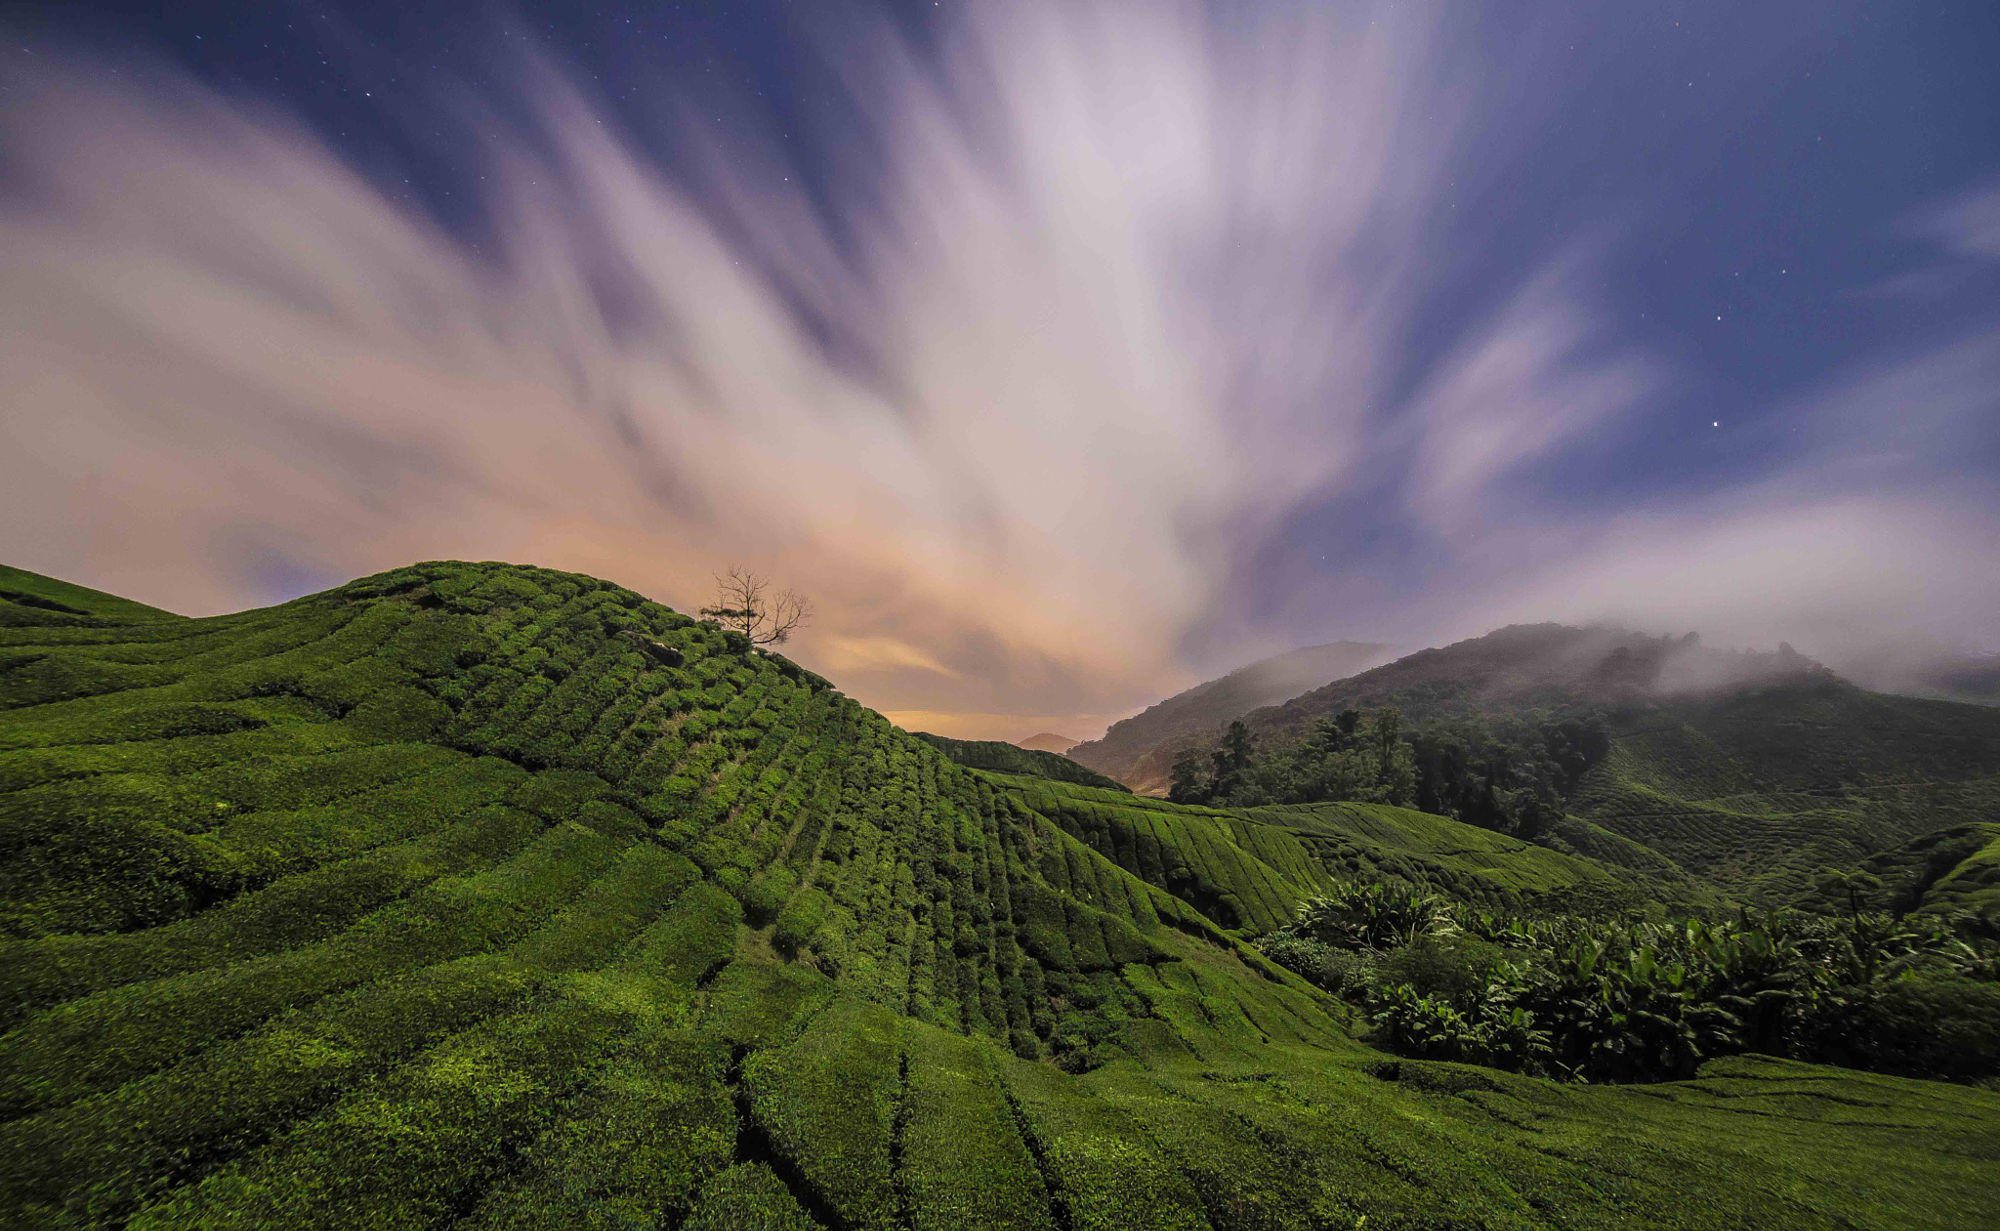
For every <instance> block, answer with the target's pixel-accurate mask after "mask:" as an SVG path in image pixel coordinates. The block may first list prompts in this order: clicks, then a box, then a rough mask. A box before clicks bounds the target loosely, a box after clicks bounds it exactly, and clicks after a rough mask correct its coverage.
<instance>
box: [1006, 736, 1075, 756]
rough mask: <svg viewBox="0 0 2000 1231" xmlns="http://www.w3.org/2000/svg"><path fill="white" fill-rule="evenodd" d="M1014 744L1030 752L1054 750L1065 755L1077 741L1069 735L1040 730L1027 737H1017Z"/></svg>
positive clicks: (1057, 753) (1055, 752) (1058, 754)
mask: <svg viewBox="0 0 2000 1231" xmlns="http://www.w3.org/2000/svg"><path fill="white" fill-rule="evenodd" d="M1014 744H1015V746H1016V747H1019V748H1026V749H1027V750H1028V751H1029V752H1053V753H1054V754H1056V755H1057V756H1064V755H1066V754H1067V753H1068V752H1069V750H1070V749H1072V748H1074V747H1076V745H1077V741H1076V740H1073V739H1071V738H1070V737H1069V736H1067V735H1057V734H1056V733H1055V732H1054V731H1040V732H1037V733H1035V734H1034V735H1030V736H1029V737H1028V738H1026V739H1017V740H1015V741H1014Z"/></svg>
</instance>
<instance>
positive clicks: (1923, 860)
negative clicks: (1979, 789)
mask: <svg viewBox="0 0 2000 1231" xmlns="http://www.w3.org/2000/svg"><path fill="white" fill-rule="evenodd" d="M1856 871H1858V872H1860V873H1863V874H1865V875H1866V876H1869V877H1873V878H1874V880H1873V881H1872V882H1870V881H1866V880H1858V881H1857V884H1856V889H1855V893H1854V895H1853V897H1852V898H1851V899H1850V897H1849V894H1848V893H1847V891H1846V889H1845V888H1843V887H1840V886H1815V887H1814V888H1813V890H1812V891H1810V892H1808V893H1807V894H1806V895H1805V897H1804V899H1803V904H1804V905H1806V906H1808V907H1810V908H1811V909H1814V910H1819V911H1823V912H1827V913H1834V914H1837V913H1840V912H1843V911H1847V910H1849V909H1852V908H1853V907H1854V906H1855V905H1859V906H1860V907H1861V909H1863V910H1879V911H1888V912H1891V913H1894V914H1898V915H1901V914H1906V913H1909V912H1911V911H1937V912H1944V913H1947V914H1949V913H1955V912H1958V911H1967V912H1970V913H1971V914H1974V915H1978V916H1981V917H1982V918H1984V919H1986V920H1987V921H1988V922H1987V926H1988V927H1989V928H1990V929H2000V822H1993V823H1987V824H1975V825H1955V826H1953V827H1951V828H1950V829H1940V830H1937V831H1935V832H1933V833H1927V834H1922V835H1920V836H1918V837H1915V838H1912V839H1910V840H1909V841H1908V842H1905V843H1903V844H1902V845H1901V846H1897V847H1894V848H1892V849H1890V850H1886V851H1882V852H1881V853H1879V854H1876V855H1871V856H1869V857H1868V858H1867V859H1865V860H1863V861H1862V862H1861V865H1860V867H1859V868H1858V869H1856Z"/></svg>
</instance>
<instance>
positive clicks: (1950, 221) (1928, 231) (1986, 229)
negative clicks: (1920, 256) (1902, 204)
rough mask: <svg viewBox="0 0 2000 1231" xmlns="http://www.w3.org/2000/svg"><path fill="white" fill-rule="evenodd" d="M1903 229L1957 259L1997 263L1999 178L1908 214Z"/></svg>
mask: <svg viewBox="0 0 2000 1231" xmlns="http://www.w3.org/2000/svg"><path fill="white" fill-rule="evenodd" d="M1903 229H1904V231H1905V232H1906V233H1907V234H1910V235H1914V236H1917V237H1919V238H1922V239H1927V240H1929V241H1931V242H1932V243H1934V244H1936V245H1938V246H1939V247H1940V248H1943V249H1944V250H1945V251H1946V252H1949V253H1951V254H1953V255H1955V256H1958V257H1962V258H1967V259H1970V260H1976V261H2000V179H1991V180H1987V181H1986V182H1985V183H1982V184H1978V185H1975V186H1973V187H1971V188H1969V189H1966V190H1965V191H1964V192H1961V193H1959V194H1957V195H1956V196H1953V197H1950V198H1948V199H1946V200H1943V201H1936V202H1932V203H1931V204H1929V205H1925V206H1924V207H1922V208H1920V209H1917V210H1913V211H1911V213H1910V215H1909V217H1908V218H1907V219H1905V220H1904V224H1903Z"/></svg>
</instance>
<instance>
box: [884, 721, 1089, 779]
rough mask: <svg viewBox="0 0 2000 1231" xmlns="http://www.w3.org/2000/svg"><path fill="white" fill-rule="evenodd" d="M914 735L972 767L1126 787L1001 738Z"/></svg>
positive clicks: (1066, 761) (1063, 757)
mask: <svg viewBox="0 0 2000 1231" xmlns="http://www.w3.org/2000/svg"><path fill="white" fill-rule="evenodd" d="M912 734H914V735H915V736H916V737H917V738H918V739H920V740H922V741H924V742H925V743H927V744H929V745H930V746H931V747H933V748H935V749H937V750H938V751H939V752H942V753H943V754H944V755H945V756H946V757H948V758H950V759H951V760H952V761H953V762H955V763H956V764H959V765H964V766H967V767H969V768H972V769H990V770H993V771H995V772H997V773H1002V774H1029V775H1032V776H1034V777H1037V778H1052V779H1055V780H1056V781H1058V782H1074V783H1077V784H1079V785H1081V786H1093V787H1102V788H1104V789H1106V790H1112V791H1123V790H1124V789H1125V787H1124V785H1123V784H1122V783H1119V782H1116V781H1114V780H1113V779H1110V778H1107V777H1105V776H1104V775H1103V774H1100V773H1098V772H1097V771H1096V770H1094V769H1085V768H1084V767H1083V766H1081V765H1078V764H1077V763H1076V762H1075V761H1072V760H1070V759H1069V758H1068V757H1065V756H1060V755H1058V754H1056V753H1053V752H1041V751H1037V750H1036V749H1033V748H1023V747H1021V746H1020V745H1019V744H1009V743H1003V742H1002V741H1000V740H984V739H952V738H950V737H949V736H944V735H932V734H931V733H930V732H929V731H915V732H912Z"/></svg>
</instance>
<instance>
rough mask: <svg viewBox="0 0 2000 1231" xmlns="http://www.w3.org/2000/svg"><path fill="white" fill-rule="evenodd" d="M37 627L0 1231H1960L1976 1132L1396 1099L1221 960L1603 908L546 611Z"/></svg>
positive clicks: (1472, 1094)
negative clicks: (1473, 902)
mask: <svg viewBox="0 0 2000 1231" xmlns="http://www.w3.org/2000/svg"><path fill="white" fill-rule="evenodd" d="M51 584H60V583H51ZM38 585H39V583H37V584H36V585H25V584H21V583H20V582H19V581H10V582H9V583H8V585H7V587H6V588H7V589H8V590H9V591H10V592H11V593H14V594H25V595H29V596H31V597H39V598H43V599H46V600H48V603H53V604H56V605H55V606H50V605H47V603H44V604H37V603H32V602H28V603H23V602H19V601H17V600H15V599H13V598H11V597H10V598H8V599H7V600H6V601H7V602H8V603H9V604H10V605H9V606H8V607H6V608H4V609H0V611H4V613H5V615H6V617H7V618H6V620H5V622H4V624H3V625H0V672H4V674H0V852H3V853H4V856H3V857H0V937H4V939H0V1028H4V1030H5V1033H4V1035H0V1121H3V1122H0V1225H6V1226H10V1227H11V1226H21V1227H41V1226H46V1227H84V1226H107V1227H108V1226H132V1227H143V1228H167V1227H234V1226H243V1227H249V1226H258V1227H286V1228H303V1227H339V1228H352V1227H396V1228H408V1227H444V1226H453V1227H472V1228H486V1227H492V1228H500V1227H507V1228H527V1227H604V1228H611V1227H661V1228H752V1227H811V1226H816V1225H817V1226H826V1227H832V1228H841V1229H849V1228H888V1227H911V1228H939V1229H944V1228H958V1227H981V1226H991V1227H1000V1226H1006V1227H1031V1228H1032V1227H1043V1228H1052V1229H1056V1231H1084V1229H1088V1228H1119V1229H1120V1231H1124V1229H1126V1228H1146V1227H1185V1228H1203V1227H1213V1228H1216V1229H1218V1231H1222V1229H1230V1228H1273V1227H1346V1228H1352V1227H1361V1226H1364V1225H1365V1226H1366V1227H1368V1228H1370V1229H1371V1231H1374V1229H1376V1228H1384V1227H1390V1228H1394V1227H1405V1228H1446V1227H1451V1228H1471V1227H1486V1228H1504V1227H1523V1228H1526V1227H1574V1228H1584V1227H1590V1228H1596V1227H1614V1228H1649V1227H1658V1226H1676V1227H1706V1226H1713V1227H1747V1226H1784V1227H1809V1228H1818V1227H1826V1228H1833V1227H1841V1228H1852V1227H1912V1228H1916V1227H1923V1228H1941V1227H1966V1228H1971V1227H1983V1226H1992V1225H1996V1224H2000V1184H1997V1183H1996V1182H1995V1181H1996V1180H2000V1094H1995V1093H1993V1092H1988V1091H1981V1090H1976V1089H1970V1088H1965V1087H1959V1086H1951V1085H1944V1084H1939V1083H1931V1082H1922V1081H1912V1080H1905V1079H1897V1078H1888V1077H1880V1076H1873V1075H1868V1074H1861V1073H1855V1072H1851V1071H1845V1070H1834V1069H1826V1068H1817V1067H1812V1066H1808V1065H1801V1064H1794V1063H1789V1062H1782V1061H1772V1060H1764V1059H1759V1058H1754V1057H1738V1058H1734V1059H1730V1060H1724V1061H1716V1062H1712V1063H1710V1064H1709V1065H1708V1066H1706V1068H1705V1069H1704V1070H1703V1072H1702V1075H1701V1076H1700V1077H1699V1078H1697V1079H1695V1080H1692V1081H1686V1082H1677V1083H1671V1084H1665V1085H1654V1086H1630V1087H1609V1086H1595V1087H1580V1086H1571V1085H1561V1084H1556V1083H1553V1082H1550V1081H1546V1080H1540V1079H1532V1078H1526V1077H1519V1076H1515V1075H1511V1074H1507V1073H1502V1072H1497V1071H1490V1070H1485V1069H1478V1068H1472V1067H1467V1066H1461V1065H1453V1064H1443V1063H1431V1062H1423V1061H1416V1060H1408V1059H1396V1058H1392V1057H1389V1056H1386V1055H1384V1054H1382V1053H1379V1052H1376V1051H1373V1050H1371V1049H1369V1048H1367V1047H1365V1046H1363V1045H1361V1044H1360V1043H1358V1042H1356V1041H1354V1039H1353V1038H1352V1037H1351V1035H1350V1027H1349V1024H1348V1023H1349V1013H1348V1011H1347V1010H1346V1009H1345V1008H1344V1007H1343V1006H1342V1005H1341V1004H1340V1003H1339V1002H1337V1001H1335V1000H1333V999H1331V998H1330V997H1328V996H1326V995H1324V994H1322V993H1320V992H1318V991H1316V990H1314V989H1313V988H1311V987H1309V986H1308V985H1306V984H1305V983H1303V982H1301V981H1299V980H1298V979H1296V978H1294V977H1293V976H1292V975H1290V974H1288V973H1286V972H1284V971H1282V970H1280V969H1278V968H1277V967H1275V966H1273V965H1271V964H1270V963H1268V962H1266V961H1264V960H1263V959H1262V958H1261V957H1260V956H1258V955H1257V954H1256V953H1255V952H1254V951H1253V950H1251V949H1249V948H1248V947H1246V946H1245V945H1244V944H1243V943H1242V942H1240V941H1239V940H1238V939H1237V938H1236V936H1235V935H1233V934H1232V931H1233V930H1234V929H1239V928H1240V929H1244V930H1257V929H1258V928H1261V927H1264V926H1267V925H1268V924H1270V923H1271V922H1273V921H1274V920H1277V919H1279V918H1281V917H1282V912H1283V911H1284V910H1285V909H1286V906H1287V902H1288V899H1291V898H1293V897H1294V896H1295V895H1299V894H1302V893H1303V892H1305V891H1307V890H1309V889H1310V888H1311V887H1312V886H1313V884H1314V883H1316V880H1317V878H1322V877H1325V876H1329V875H1333V874H1335V869H1339V870H1340V873H1339V874H1343V875H1344V874H1347V873H1364V874H1373V873H1376V872H1381V871H1392V872H1395V873H1397V874H1398V875H1401V876H1404V877H1406V878H1410V879H1418V880H1424V881H1426V882H1427V883H1433V884H1438V885H1440V886H1449V887H1452V888H1453V889H1454V890H1455V891H1458V892H1464V893H1467V894H1470V895H1473V896H1475V897H1477V896H1482V895H1483V896H1490V897H1493V898H1499V897H1503V896H1505V895H1513V897H1514V898H1516V899H1519V898H1524V897H1535V896H1537V895H1560V894H1564V893H1570V892H1582V891H1583V890H1585V889H1590V890H1592V891H1593V892H1594V891H1595V889H1596V887H1598V886H1600V885H1601V886H1606V887H1613V888H1614V890H1615V891H1617V892H1629V891H1630V887H1631V886H1632V885H1633V884H1634V881H1633V880H1632V878H1631V877H1630V876H1628V875H1626V874H1624V873H1621V872H1618V871H1616V870H1614V869H1611V868H1609V867H1607V866H1605V865H1600V864H1596V863H1592V862H1590V861H1588V860H1584V859H1581V858H1574V857H1566V856H1562V855H1558V854H1555V853H1553V852H1549V851H1545V850H1541V849H1538V848H1527V847H1523V846H1521V845H1520V844H1518V843H1511V842H1509V841H1508V840H1506V839H1500V838H1497V837H1496V836H1494V835H1491V834H1486V833H1484V832H1483V831H1477V830H1472V829H1469V828H1468V827H1465V826H1460V825H1457V824H1456V823H1455V822H1450V821H1446V820H1443V819H1442V818H1434V817H1425V816H1423V815H1422V814H1417V813H1408V812H1404V811H1401V810H1397V809H1386V808H1381V809H1367V808H1343V807H1330V808H1324V807H1313V808H1300V809H1266V810H1254V811H1250V812H1244V813H1241V814H1236V813H1226V812H1217V811H1214V810H1205V809H1181V808H1175V807H1172V806H1170V805H1165V804H1160V803H1157V802H1155V801H1142V800H1135V799H1134V798H1133V797H1131V796H1129V795H1124V794H1122V793H1118V792H1113V791H1104V790H1093V789H1090V788H1086V787H1079V786H1074V785H1070V784H1064V783H1057V782H1052V781H1048V780H1045V779H1036V778H1023V777H1009V776H1002V775H997V774H991V773H987V772H984V771H978V770H972V769H968V768H966V767H963V766H960V765H958V764H956V763H954V762H953V761H952V760H950V759H949V758H947V757H946V756H944V755H943V754H941V753H940V752H939V751H938V750H937V749H935V748H934V747H932V746H931V745H929V744H927V743H925V742H923V741H921V740H918V739H915V738H913V737H911V736H908V735H906V734H905V733H903V732H901V731H899V730H897V729H896V728H894V727H892V726H890V725H889V724H888V723H887V722H886V721H884V720H883V719H882V718H880V717H879V716H878V715H875V714H873V713H871V712H869V711H867V710H865V709H863V708H862V707H860V706H859V705H857V704H855V703H854V702H853V701H851V700H849V699H848V698H846V697H844V696H842V695H841V694H840V693H839V692H838V691H836V690H835V689H834V688H833V687H832V686H831V685H829V684H828V682H827V681H825V680H822V679H820V678H819V677H817V676H814V675H812V674H811V673H809V672H805V671H802V670H800V669H799V668H797V667H796V666H794V665H793V664H791V663H789V662H787V661H786V660H784V659H782V658H779V657H776V656H771V655H767V654H764V653H762V652H760V651H757V650H753V649H751V648H750V647H749V646H748V645H747V643H745V642H744V641H742V639H741V638H736V637H732V636H729V635H726V634H724V633H723V632H722V631H721V630H719V629H717V628H715V627H713V626H709V625H703V624H698V623H695V622H693V621H690V620H688V619H686V618H685V617H682V616H679V615H677V614H675V613H673V612H670V611H668V610H666V609H665V608H662V607H659V606H658V605H656V604H652V603H649V602H646V601H645V600H643V599H641V598H640V597H639V596H638V595H636V594H633V593H631V592H629V591H626V590H623V589H620V588H619V587H617V586H613V585H609V584H607V583H604V582H600V581H596V580H593V579H590V578H586V577H579V576H574V575H569V574H562V573H554V572H548V571H544V570H537V569H529V568H519V567H512V566H504V565H465V564H427V565H419V566H415V567H412V568H407V569H400V570H397V571H395V572H392V573H386V574H382V575H380V576H377V577H372V578H368V579H364V580H362V581H358V582H355V583H352V584H350V585H348V586H345V587H342V588H340V589H338V590H334V591H330V592H328V593H326V594H321V595H316V596H312V597H309V598H305V599H300V600H298V601H296V602H293V603H288V604H285V605H282V606H279V607H273V608H268V609H263V610H258V611H249V612H243V613H240V614H237V615H230V616H222V617H216V618H213V619H201V620H194V619H184V618H181V617H176V616H170V615H166V614H164V613H159V612H155V611H152V610H151V609H146V608H140V607H137V605H132V606H130V607H123V606H117V607H110V606H98V605H95V604H94V603H93V602H86V601H82V600H81V599H79V598H77V597H76V596H74V595H71V596H65V595H64V594H60V593H59V594H54V595H51V594H50V593H49V591H48V590H46V589H43V588H38ZM1232 902H1233V905H1232ZM1204 912H1207V913H1204Z"/></svg>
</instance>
